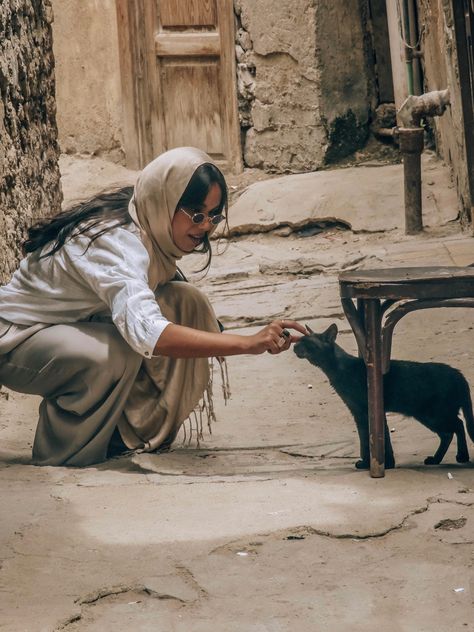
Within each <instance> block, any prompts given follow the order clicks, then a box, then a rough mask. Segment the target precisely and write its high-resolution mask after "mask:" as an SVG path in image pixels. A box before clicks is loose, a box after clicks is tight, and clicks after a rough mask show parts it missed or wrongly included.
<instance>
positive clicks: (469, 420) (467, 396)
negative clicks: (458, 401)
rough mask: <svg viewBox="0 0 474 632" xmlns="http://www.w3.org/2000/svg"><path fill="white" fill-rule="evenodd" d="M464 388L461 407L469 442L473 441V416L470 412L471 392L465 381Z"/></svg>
mask: <svg viewBox="0 0 474 632" xmlns="http://www.w3.org/2000/svg"><path fill="white" fill-rule="evenodd" d="M465 384H466V388H465V389H464V401H463V403H462V405H461V409H462V413H463V415H464V419H465V421H466V428H467V432H468V434H469V436H470V437H471V440H472V441H474V415H473V412H472V399H471V391H470V388H469V384H468V383H467V381H466V382H465Z"/></svg>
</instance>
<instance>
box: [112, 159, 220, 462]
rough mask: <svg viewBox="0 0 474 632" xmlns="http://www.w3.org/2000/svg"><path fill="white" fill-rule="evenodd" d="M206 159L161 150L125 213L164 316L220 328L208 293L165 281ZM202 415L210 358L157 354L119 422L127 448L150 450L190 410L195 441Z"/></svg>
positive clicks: (165, 441) (168, 438)
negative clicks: (183, 208)
mask: <svg viewBox="0 0 474 632" xmlns="http://www.w3.org/2000/svg"><path fill="white" fill-rule="evenodd" d="M205 163H211V164H214V163H213V161H212V160H211V159H210V158H209V156H208V155H207V154H205V153H204V152H203V151H201V150H199V149H195V148H193V147H180V148H178V149H172V150H170V151H167V152H166V153H164V154H162V155H161V156H159V157H158V158H156V159H155V160H154V161H153V162H151V163H150V164H149V165H148V166H147V167H145V169H144V170H143V171H142V173H141V175H140V176H139V178H138V180H137V183H136V185H135V192H134V196H133V199H132V202H131V203H130V206H129V212H130V215H131V217H132V219H133V221H134V222H135V223H136V224H137V225H138V226H139V227H140V231H141V237H142V241H143V243H144V244H145V246H146V248H147V250H148V254H149V255H150V267H149V270H148V279H149V283H150V287H151V288H152V289H153V290H154V291H155V295H156V300H157V301H158V304H159V306H160V308H161V311H162V313H163V315H164V316H165V317H166V318H167V319H168V320H170V321H171V322H174V323H179V324H181V325H185V326H188V327H193V328H195V329H200V330H203V331H211V332H216V333H217V332H219V326H218V323H217V319H216V316H215V314H214V310H213V309H212V306H211V304H210V303H209V301H208V300H207V298H206V297H205V296H204V295H203V294H202V293H201V292H200V291H199V290H198V289H197V288H195V287H193V286H192V285H191V284H188V283H180V282H178V283H176V282H174V283H169V281H170V280H171V279H173V277H174V275H175V272H176V261H177V260H178V259H180V258H181V257H182V256H183V255H185V254H188V253H186V252H183V251H182V250H180V249H179V248H178V247H177V246H176V245H175V243H174V242H173V235H172V228H171V220H172V218H173V215H174V213H175V210H176V206H177V204H178V202H179V200H180V198H181V196H182V195H183V193H184V190H185V189H186V186H187V185H188V183H189V180H190V179H191V177H192V175H193V173H194V172H195V171H196V169H197V168H198V167H199V166H201V165H203V164H205ZM220 365H221V370H222V371H223V372H224V373H223V375H224V379H223V394H224V398H225V399H226V398H227V397H228V396H229V390H228V383H227V378H226V373H225V371H226V366H225V363H224V362H223V361H220ZM203 413H204V414H205V416H206V417H207V420H208V423H209V424H210V422H211V421H212V420H213V419H214V411H213V402H212V373H211V372H210V368H209V361H208V359H207V358H187V359H183V358H170V357H164V356H156V357H153V358H150V359H148V360H144V361H143V363H142V366H141V368H140V371H139V373H138V376H137V378H136V380H135V383H134V386H133V387H132V390H131V392H130V394H129V396H128V399H127V403H126V406H125V409H124V415H123V417H122V419H121V421H120V422H119V424H118V427H119V430H120V434H121V435H122V439H123V440H124V441H125V443H126V445H127V446H128V447H129V448H131V449H139V450H145V451H147V452H149V451H153V450H156V449H160V448H161V449H162V448H163V447H164V446H167V447H169V445H170V443H171V442H172V441H173V440H174V438H175V437H176V435H177V433H178V430H179V429H180V427H181V426H182V424H183V423H184V421H185V420H186V419H187V418H190V416H191V415H194V417H195V419H196V430H197V432H196V435H195V436H196V437H197V439H198V440H199V436H200V435H201V434H202V415H203ZM198 418H199V420H200V421H199V423H198V422H197V420H198Z"/></svg>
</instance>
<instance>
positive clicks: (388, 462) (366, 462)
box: [354, 414, 395, 470]
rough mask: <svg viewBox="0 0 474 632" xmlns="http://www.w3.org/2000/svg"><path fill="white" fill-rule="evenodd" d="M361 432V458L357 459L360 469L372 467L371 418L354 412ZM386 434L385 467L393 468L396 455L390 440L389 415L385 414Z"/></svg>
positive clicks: (387, 468) (357, 465)
mask: <svg viewBox="0 0 474 632" xmlns="http://www.w3.org/2000/svg"><path fill="white" fill-rule="evenodd" d="M354 418H355V420H356V424H357V431H358V433H359V441H360V460H359V461H356V464H355V466H356V468H357V469H358V470H368V469H370V447H369V446H370V442H369V420H368V415H365V418H364V416H363V415H358V416H357V417H356V416H355V414H354ZM384 435H385V469H386V470H392V469H393V468H394V467H395V457H394V454H393V448H392V442H391V440H390V432H389V429H388V425H387V417H386V416H385V415H384Z"/></svg>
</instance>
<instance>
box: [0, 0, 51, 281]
mask: <svg viewBox="0 0 474 632" xmlns="http://www.w3.org/2000/svg"><path fill="white" fill-rule="evenodd" d="M51 20H52V11H51V6H50V2H49V0H3V1H2V2H0V282H2V283H4V282H5V281H7V280H8V278H9V277H10V275H11V273H12V272H13V270H14V269H15V268H16V265H17V262H18V259H19V258H20V256H21V252H20V245H19V244H20V242H21V241H22V239H23V237H24V234H25V229H26V227H27V226H28V225H29V224H30V223H31V222H32V220H34V219H35V218H38V217H40V216H47V215H51V214H53V213H54V212H57V211H58V210H59V208H60V205H61V190H60V184H59V169H58V162H57V161H58V156H59V149H58V145H57V129H56V120H55V102H54V60H53V54H52V38H51Z"/></svg>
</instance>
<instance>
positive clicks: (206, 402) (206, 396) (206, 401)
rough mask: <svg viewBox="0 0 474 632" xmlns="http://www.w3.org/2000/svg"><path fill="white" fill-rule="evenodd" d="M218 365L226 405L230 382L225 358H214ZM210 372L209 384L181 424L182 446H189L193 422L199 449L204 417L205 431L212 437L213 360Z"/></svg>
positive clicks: (214, 420) (214, 414) (213, 417)
mask: <svg viewBox="0 0 474 632" xmlns="http://www.w3.org/2000/svg"><path fill="white" fill-rule="evenodd" d="M216 360H217V362H218V363H219V369H220V374H221V387H222V396H223V398H224V404H225V405H227V401H228V400H229V399H230V397H231V391H230V381H229V372H228V369H227V362H226V359H225V358H222V357H221V358H216ZM209 365H210V372H209V382H208V385H207V387H206V389H205V391H204V393H203V395H202V398H201V401H200V402H199V403H198V405H197V406H196V408H195V409H194V410H192V411H191V413H190V414H189V417H188V418H187V419H185V421H184V422H183V425H182V428H183V434H184V437H183V445H185V444H187V445H188V446H189V445H191V441H192V437H193V422H194V430H195V432H196V447H198V448H199V446H200V440H201V439H204V431H203V426H204V424H203V418H204V416H205V418H206V420H207V429H208V432H209V434H210V435H212V424H213V423H214V422H216V421H217V417H216V413H215V411H214V393H213V386H214V358H211V360H210V362H209ZM186 424H188V426H189V438H188V433H187V432H186Z"/></svg>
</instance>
